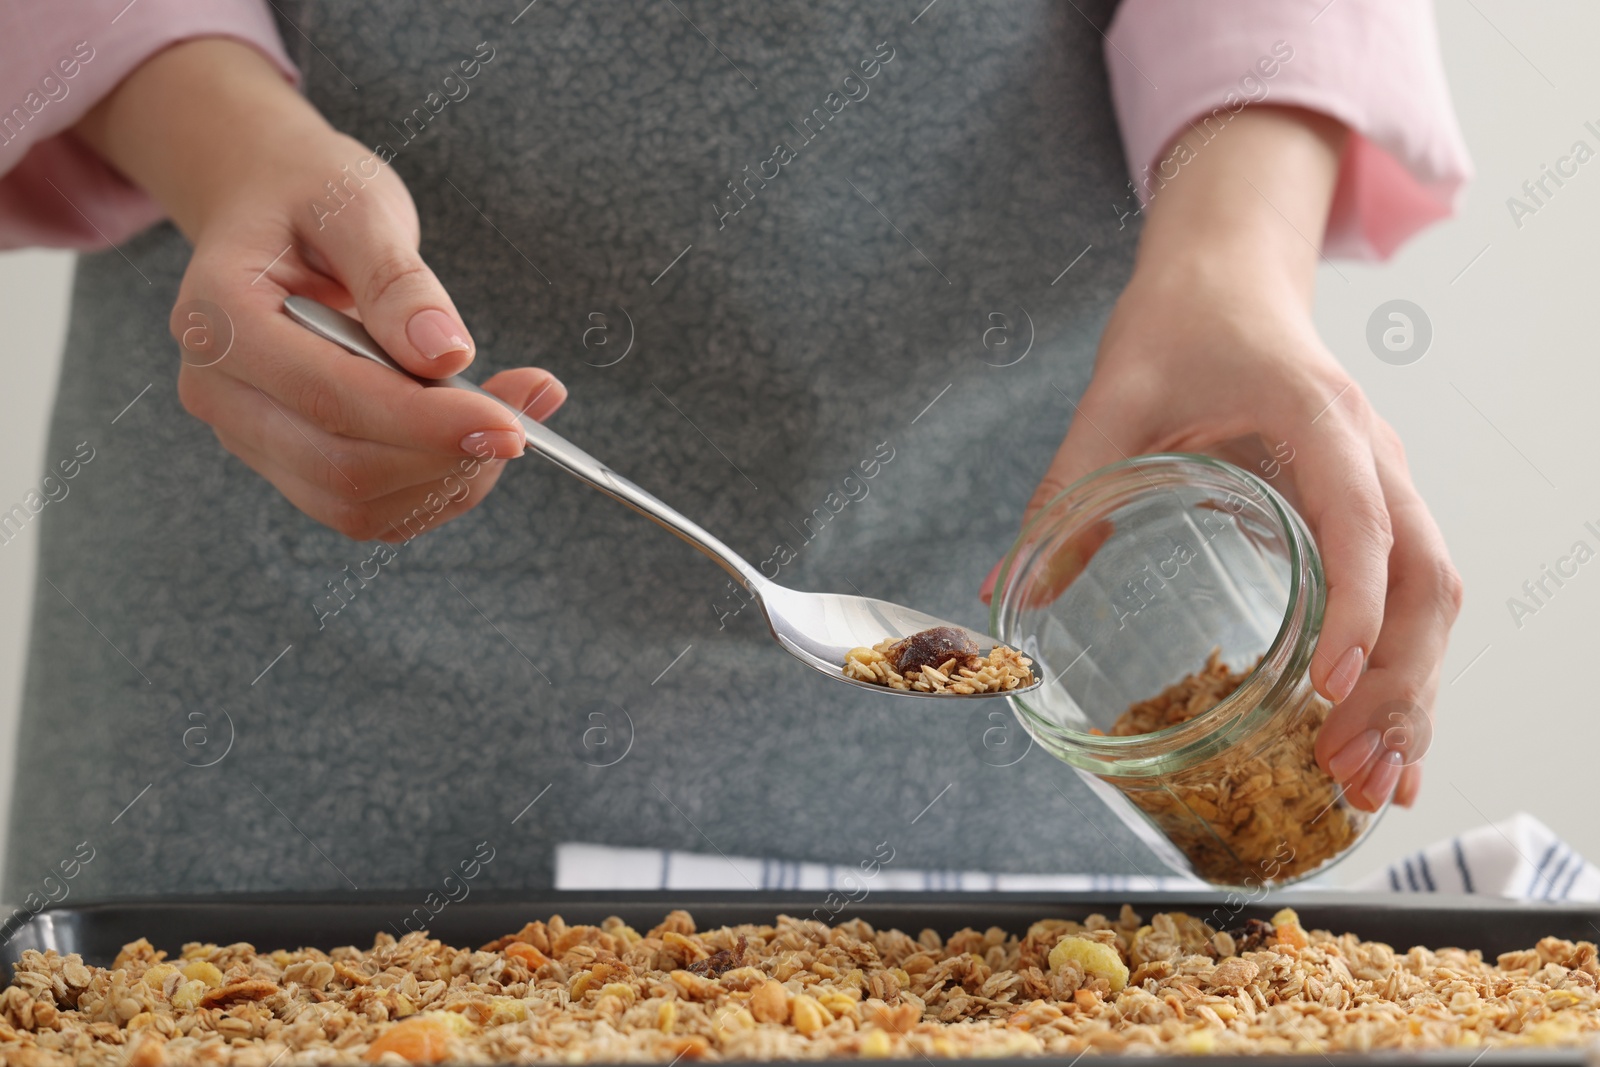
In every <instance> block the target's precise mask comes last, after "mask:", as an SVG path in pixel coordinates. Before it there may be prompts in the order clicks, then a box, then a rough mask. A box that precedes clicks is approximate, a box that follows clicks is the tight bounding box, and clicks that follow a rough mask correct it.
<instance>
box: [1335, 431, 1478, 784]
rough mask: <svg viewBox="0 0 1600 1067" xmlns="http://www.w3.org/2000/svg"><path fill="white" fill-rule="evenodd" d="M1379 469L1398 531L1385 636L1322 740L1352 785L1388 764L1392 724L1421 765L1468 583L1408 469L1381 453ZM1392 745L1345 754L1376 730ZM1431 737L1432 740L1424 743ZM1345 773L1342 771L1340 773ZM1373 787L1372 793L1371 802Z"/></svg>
mask: <svg viewBox="0 0 1600 1067" xmlns="http://www.w3.org/2000/svg"><path fill="white" fill-rule="evenodd" d="M1376 468H1377V471H1378V474H1379V479H1380V483H1381V485H1382V487H1383V490H1384V494H1385V499H1386V502H1387V507H1388V510H1389V515H1390V519H1391V522H1392V523H1393V528H1394V535H1395V541H1394V548H1393V550H1392V551H1391V552H1390V558H1389V575H1390V586H1389V591H1388V596H1387V599H1386V602H1385V606H1384V619H1383V626H1382V631H1381V632H1380V634H1379V636H1378V640H1377V643H1376V645H1375V647H1374V648H1373V652H1372V656H1371V661H1370V662H1371V666H1370V669H1369V670H1368V671H1367V672H1366V674H1365V675H1363V676H1362V678H1361V680H1360V682H1359V683H1358V684H1357V685H1356V687H1355V690H1354V692H1352V693H1351V695H1350V697H1349V699H1348V700H1346V701H1345V702H1344V703H1343V704H1341V705H1339V706H1338V707H1336V708H1335V709H1334V710H1333V711H1332V712H1330V713H1329V716H1328V720H1327V722H1326V723H1324V724H1323V728H1322V732H1321V734H1320V735H1319V736H1318V738H1317V758H1318V761H1319V762H1320V763H1322V765H1323V766H1324V768H1325V769H1328V770H1329V773H1334V774H1335V777H1340V778H1341V779H1342V780H1343V781H1345V782H1349V783H1359V782H1361V781H1363V778H1362V772H1363V771H1366V772H1367V773H1368V774H1369V775H1370V774H1371V772H1372V770H1373V769H1375V764H1376V763H1377V761H1379V760H1381V759H1383V758H1385V754H1386V751H1387V750H1390V749H1391V748H1392V746H1393V744H1394V743H1395V740H1396V735H1395V734H1393V733H1391V732H1390V724H1394V725H1397V726H1398V727H1399V728H1400V732H1399V734H1398V738H1399V740H1400V741H1401V742H1403V743H1406V749H1407V750H1406V751H1405V753H1404V760H1403V765H1409V764H1416V763H1417V762H1418V761H1419V760H1420V759H1421V757H1422V755H1423V754H1424V751H1419V750H1418V748H1417V746H1418V745H1419V744H1420V745H1421V746H1422V748H1423V749H1424V750H1425V747H1426V741H1427V739H1428V738H1430V737H1431V716H1432V708H1433V702H1434V698H1435V696H1436V694H1437V692H1438V687H1439V679H1440V668H1441V665H1442V663H1443V662H1444V654H1445V650H1446V647H1447V645H1448V643H1449V636H1450V627H1451V626H1452V625H1453V624H1454V622H1455V619H1456V616H1457V614H1459V612H1460V606H1461V583H1460V579H1459V577H1457V575H1456V572H1455V569H1454V567H1453V566H1452V565H1451V563H1450V556H1449V552H1448V551H1447V549H1446V548H1445V544H1444V538H1443V536H1442V535H1441V534H1440V533H1439V528H1438V526H1437V525H1436V524H1435V523H1434V521H1433V517H1432V516H1431V515H1430V514H1429V513H1428V510H1427V507H1426V506H1425V505H1424V504H1423V502H1422V499H1421V497H1420V496H1418V494H1417V492H1416V489H1415V488H1414V487H1413V486H1412V484H1411V481H1410V478H1409V476H1408V475H1407V474H1406V472H1405V470H1404V466H1403V463H1402V462H1401V461H1399V460H1398V459H1397V458H1395V459H1392V458H1386V457H1385V455H1384V454H1383V453H1382V451H1380V453H1379V455H1378V457H1377V460H1376ZM1373 730H1377V731H1378V732H1379V734H1380V736H1381V737H1383V739H1384V745H1383V748H1384V750H1385V751H1379V750H1377V749H1374V750H1373V751H1372V753H1371V758H1370V759H1368V760H1366V761H1361V766H1359V767H1357V766H1354V765H1355V763H1356V762H1357V761H1355V760H1354V759H1352V758H1349V757H1347V756H1346V757H1345V758H1342V759H1341V756H1342V755H1343V754H1344V753H1345V752H1346V751H1347V750H1348V749H1349V748H1352V747H1354V748H1368V747H1371V746H1370V745H1369V744H1368V742H1370V740H1371V737H1372V733H1371V732H1372V731H1373ZM1423 731H1427V735H1426V736H1425V737H1418V736H1417V735H1420V734H1421V733H1422V732H1423ZM1336 770H1337V772H1339V773H1335V771H1336ZM1419 774H1420V772H1418V773H1417V774H1413V775H1411V776H1410V784H1409V786H1408V790H1409V795H1410V796H1413V797H1414V795H1415V789H1416V787H1417V784H1418V782H1419V777H1418V775H1419ZM1404 778H1405V776H1404V775H1403V774H1396V775H1395V776H1394V781H1392V782H1386V781H1385V780H1384V779H1381V778H1380V779H1377V780H1375V781H1370V782H1369V785H1370V786H1383V785H1385V784H1387V785H1388V786H1389V787H1391V788H1396V789H1397V790H1398V787H1399V785H1400V784H1402V780H1403V779H1404ZM1372 791H1373V790H1372V789H1371V788H1366V792H1367V793H1368V794H1369V799H1371V794H1372Z"/></svg>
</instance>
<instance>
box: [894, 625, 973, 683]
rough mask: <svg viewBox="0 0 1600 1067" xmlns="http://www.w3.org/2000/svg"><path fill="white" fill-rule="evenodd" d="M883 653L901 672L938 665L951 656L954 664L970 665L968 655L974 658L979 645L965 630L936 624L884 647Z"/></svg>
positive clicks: (907, 672)
mask: <svg viewBox="0 0 1600 1067" xmlns="http://www.w3.org/2000/svg"><path fill="white" fill-rule="evenodd" d="M884 655H885V656H887V657H888V658H889V662H890V663H892V664H894V669H895V670H897V671H899V672H900V673H901V674H910V673H911V672H912V671H914V670H918V669H920V668H923V667H937V666H939V664H941V663H943V662H944V661H945V660H947V659H950V658H951V657H954V658H955V659H956V662H957V665H958V666H962V667H970V666H971V664H970V663H968V662H967V659H968V657H972V658H976V657H977V655H978V646H977V645H975V644H973V643H972V639H971V638H970V637H968V636H967V635H966V632H965V631H964V630H958V629H956V628H955V627H954V626H935V627H934V628H933V629H931V630H923V631H922V632H921V633H914V634H912V635H911V636H910V637H902V638H901V639H900V640H898V641H896V642H895V643H894V644H893V645H890V646H889V648H888V649H887V650H885V652H884Z"/></svg>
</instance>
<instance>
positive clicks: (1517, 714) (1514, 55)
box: [0, 0, 1600, 880]
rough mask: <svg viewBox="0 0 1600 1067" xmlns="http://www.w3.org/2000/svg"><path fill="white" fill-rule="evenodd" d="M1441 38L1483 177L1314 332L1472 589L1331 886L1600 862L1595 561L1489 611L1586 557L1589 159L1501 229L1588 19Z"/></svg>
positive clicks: (1505, 24)
mask: <svg viewBox="0 0 1600 1067" xmlns="http://www.w3.org/2000/svg"><path fill="white" fill-rule="evenodd" d="M1334 2H1338V0H1334ZM1439 24H1440V34H1441V37H1442V41H1443V47H1444V54H1445V65H1446V68H1447V70H1448V72H1449V75H1450V82H1451V86H1452V88H1453V89H1454V93H1455V100H1456V106H1457V109H1458V111H1459V114H1460V117H1461V121H1462V125H1463V127H1464V129H1465V132H1466V137H1467V143H1468V145H1469V146H1470V147H1471V150H1472V154H1473V158H1474V161H1475V163H1476V166H1477V169H1478V178H1477V181H1476V183H1475V184H1474V186H1473V188H1472V191H1471V197H1470V202H1469V204H1468V206H1467V208H1466V210H1465V212H1464V213H1463V215H1462V216H1461V217H1460V218H1458V219H1456V220H1454V221H1451V222H1448V223H1445V224H1443V225H1441V226H1438V227H1436V228H1434V229H1433V230H1431V231H1429V232H1428V233H1426V234H1425V235H1423V236H1422V237H1421V238H1419V239H1418V240H1416V241H1414V242H1412V243H1411V244H1410V245H1409V246H1407V247H1406V248H1405V249H1404V250H1402V252H1401V253H1400V254H1399V256H1398V257H1397V258H1396V259H1395V260H1394V261H1393V262H1392V263H1390V264H1387V265H1384V266H1378V267H1369V266H1356V265H1353V264H1348V263H1338V264H1337V265H1335V266H1324V267H1323V268H1322V276H1321V279H1320V289H1319V293H1318V302H1317V320H1318V324H1319V326H1320V328H1321V330H1322V334H1323V337H1324V338H1325V339H1326V341H1327V342H1328V344H1329V345H1330V346H1331V347H1332V348H1333V350H1334V351H1335V352H1336V353H1337V354H1338V355H1339V357H1340V358H1341V359H1342V360H1343V361H1344V363H1345V365H1346V366H1347V367H1348V368H1349V369H1350V370H1351V372H1352V373H1353V374H1354V375H1355V377H1356V380H1357V381H1358V382H1359V383H1360V384H1361V386H1362V388H1363V389H1365V390H1366V391H1367V392H1368V394H1369V395H1370V396H1371V397H1372V399H1373V402H1374V403H1375V405H1376V406H1377V408H1378V410H1379V411H1380V412H1381V413H1382V414H1383V415H1384V416H1385V417H1387V418H1388V419H1389V420H1390V421H1391V422H1392V423H1393V424H1394V425H1395V426H1396V428H1397V429H1398V430H1399V431H1400V434H1401V436H1402V437H1403V438H1404V440H1405V441H1406V444H1407V447H1408V451H1409V455H1410V460H1411V465H1412V469H1413V472H1414V475H1415V477H1416V480H1417V483H1418V485H1419V486H1420V487H1421V489H1422V492H1423V494H1424V496H1425V497H1426V498H1427V500H1428V501H1429V503H1430V504H1431V506H1432V508H1433V511H1434V514H1435V516H1436V517H1437V518H1438V520H1439V523H1440V525H1441V526H1442V527H1443V529H1444V532H1445V536H1446V538H1447V539H1448V540H1449V542H1450V546H1451V549H1452V551H1453V553H1454V555H1455V559H1456V562H1457V565H1458V566H1459V567H1460V569H1461V572H1462V574H1463V575H1464V576H1465V578H1466V583H1467V604H1466V608H1465V610H1464V612H1463V614H1462V618H1461V621H1460V623H1459V624H1458V626H1457V628H1456V631H1455V634H1454V638H1453V641H1452V644H1451V650H1450V655H1449V658H1448V659H1447V660H1446V663H1445V667H1444V678H1443V684H1442V686H1441V689H1440V696H1439V707H1438V712H1439V718H1440V726H1439V729H1438V731H1437V734H1436V736H1435V740H1434V746H1433V750H1432V753H1431V755H1430V757H1429V760H1428V777H1427V783H1426V785H1425V787H1424V790H1423V794H1422V798H1421V800H1420V802H1419V804H1418V806H1417V808H1416V810H1414V811H1411V812H1401V811H1397V812H1394V813H1392V814H1391V815H1389V816H1388V817H1387V818H1386V819H1385V821H1384V823H1383V824H1382V825H1381V826H1380V827H1379V828H1378V830H1377V831H1376V833H1375V834H1374V835H1373V837H1372V839H1371V840H1370V841H1369V843H1368V844H1367V845H1365V846H1364V847H1363V848H1362V849H1361V850H1360V851H1359V852H1358V853H1357V854H1356V855H1355V856H1354V857H1352V858H1351V859H1350V860H1349V861H1347V862H1346V864H1344V865H1343V866H1342V867H1341V868H1340V869H1339V871H1338V874H1337V879H1336V880H1349V879H1351V878H1354V877H1357V876H1360V875H1362V874H1364V873H1367V872H1369V871H1371V870H1374V869H1376V868H1378V867H1381V866H1382V865H1383V864H1384V863H1385V862H1387V861H1388V860H1389V859H1391V858H1393V857H1395V856H1397V855H1399V854H1400V853H1401V852H1403V851H1405V850H1409V849H1413V848H1418V847H1421V846H1423V845H1425V844H1427V843H1429V842H1431V841H1433V840H1435V839H1437V838H1440V837H1443V836H1447V835H1449V834H1451V833H1454V832H1456V831H1459V830H1462V829H1466V828H1469V827H1472V826H1475V825H1478V824H1481V823H1482V822H1484V821H1485V820H1488V819H1498V818H1502V817H1504V816H1506V815H1508V814H1510V813H1512V812H1514V811H1517V810H1526V811H1530V812H1532V813H1533V814H1535V815H1537V816H1538V817H1539V818H1541V819H1543V820H1544V821H1545V822H1546V823H1548V824H1549V825H1550V826H1551V827H1552V828H1554V829H1555V831H1556V832H1557V833H1559V834H1561V835H1562V836H1563V837H1565V838H1566V839H1567V840H1568V841H1570V842H1571V843H1572V844H1574V845H1575V846H1576V847H1577V848H1578V849H1579V850H1580V851H1581V852H1583V853H1585V854H1586V855H1588V856H1590V857H1591V858H1595V857H1600V825H1597V824H1596V823H1595V821H1594V820H1593V819H1592V818H1590V817H1589V814H1588V813H1589V811H1590V794H1591V791H1592V790H1591V788H1590V783H1591V782H1592V781H1593V772H1594V754H1595V752H1596V750H1597V747H1596V746H1597V742H1600V723H1597V722H1596V720H1595V717H1594V714H1593V713H1594V710H1595V705H1596V703H1597V701H1596V700H1595V697H1594V695H1593V693H1594V690H1595V686H1594V685H1593V684H1591V681H1590V679H1589V677H1588V671H1589V669H1590V668H1591V667H1592V666H1593V663H1594V656H1595V651H1596V649H1595V644H1596V638H1597V636H1600V626H1597V625H1596V621H1597V609H1600V559H1597V560H1594V561H1591V562H1590V563H1589V564H1588V565H1586V566H1584V567H1583V568H1582V569H1581V570H1580V571H1579V574H1578V575H1577V577H1576V578H1572V579H1569V580H1568V581H1567V583H1566V585H1565V586H1564V587H1563V588H1561V589H1560V590H1559V591H1558V592H1557V594H1556V595H1555V596H1554V597H1553V598H1552V599H1551V600H1550V601H1549V603H1548V605H1547V606H1546V607H1544V608H1542V609H1540V610H1539V611H1538V613H1537V614H1536V615H1534V616H1532V617H1528V618H1525V619H1523V625H1522V626H1521V628H1520V629H1519V628H1518V627H1517V626H1516V624H1515V623H1514V622H1513V620H1512V616H1511V613H1510V611H1509V610H1508V607H1507V598H1508V597H1511V596H1514V595H1519V593H1520V589H1521V586H1522V583H1523V582H1524V581H1527V580H1529V579H1537V578H1538V577H1539V572H1540V567H1541V565H1543V564H1550V563H1553V562H1554V561H1555V559H1556V557H1557V556H1560V555H1563V554H1565V553H1566V552H1567V551H1568V550H1569V549H1570V547H1571V545H1572V543H1573V542H1574V541H1575V540H1577V539H1579V538H1583V539H1585V540H1587V541H1588V542H1589V543H1590V545H1591V547H1596V548H1600V538H1596V537H1595V535H1593V534H1590V533H1588V532H1587V531H1586V530H1584V528H1583V524H1584V522H1585V521H1591V522H1594V523H1595V525H1596V527H1597V528H1600V467H1597V465H1596V462H1595V432H1596V431H1595V427H1596V425H1597V419H1596V415H1595V401H1596V398H1597V397H1600V361H1597V360H1596V359H1595V351H1596V346H1595V343H1594V341H1593V337H1594V332H1595V331H1594V325H1593V308H1594V306H1595V301H1596V297H1595V293H1594V283H1595V281H1596V272H1595V271H1594V269H1593V267H1592V265H1591V264H1592V256H1593V252H1594V245H1593V237H1594V235H1595V234H1597V233H1600V159H1596V160H1593V161H1591V162H1590V163H1589V164H1587V165H1586V166H1584V167H1583V168H1582V169H1580V171H1579V173H1578V175H1577V177H1575V178H1572V179H1568V180H1567V183H1566V185H1565V186H1564V187H1563V188H1561V189H1560V190H1558V191H1557V192H1556V195H1555V196H1554V197H1553V198H1551V199H1550V200H1549V201H1548V203H1547V204H1546V205H1545V206H1544V207H1543V208H1541V209H1540V210H1539V211H1538V213H1537V214H1536V215H1535V216H1532V217H1527V218H1524V219H1523V220H1522V221H1523V225H1522V227H1521V228H1520V229H1518V228H1517V226H1516V225H1515V223H1514V222H1513V221H1512V219H1511V216H1510V213H1509V211H1508V209H1507V206H1506V199H1507V197H1510V196H1512V195H1520V192H1519V190H1520V186H1521V185H1522V183H1523V182H1524V181H1526V180H1529V179H1536V178H1538V177H1539V175H1540V168H1541V166H1542V165H1549V164H1553V163H1554V162H1555V159H1556V158H1557V157H1558V156H1561V155H1565V154H1567V153H1568V152H1569V151H1570V148H1571V146H1572V144H1573V142H1574V141H1575V140H1578V139H1582V140H1585V141H1586V142H1588V144H1589V146H1590V148H1591V149H1594V150H1597V151H1600V137H1597V136H1596V135H1595V134H1593V133H1591V132H1589V131H1588V130H1586V129H1585V128H1584V126H1583V124H1584V122H1585V121H1589V120H1593V121H1594V122H1595V124H1596V126H1597V128H1600V91H1597V90H1600V72H1596V71H1595V70H1594V68H1593V64H1592V62H1590V61H1589V57H1588V56H1586V54H1585V49H1586V47H1587V43H1588V42H1590V41H1593V40H1595V39H1596V38H1597V36H1600V8H1596V7H1594V6H1592V5H1585V4H1581V3H1579V2H1578V0H1562V2H1552V3H1547V4H1540V5H1537V6H1533V7H1528V6H1521V7H1518V6H1514V5H1513V4H1512V3H1510V0H1468V2H1460V0H1444V2H1443V3H1441V4H1440V8H1439ZM70 271H71V257H70V256H69V255H67V254H64V253H59V252H40V251H28V252H19V253H11V254H5V255H0V323H3V337H4V341H3V342H0V343H3V344H4V348H5V352H6V359H5V369H6V373H7V381H8V388H6V389H4V390H0V509H3V508H4V507H9V506H10V504H12V503H14V502H17V501H20V500H21V499H22V497H23V496H24V495H25V494H26V493H27V492H28V490H29V489H31V488H35V487H36V486H37V485H38V482H39V479H40V477H41V476H42V473H43V469H44V466H45V464H46V462H47V460H48V461H50V462H53V461H54V460H55V459H57V458H59V457H46V456H44V455H43V443H44V436H45V425H46V420H47V419H48V417H49V411H50V406H51V404H52V402H53V399H54V388H55V385H54V382H55V374H56V368H57V360H58V358H59V353H60V348H61V341H62V337H63V335H64V331H65V327H66V316H67V288H68V282H69V278H70ZM1395 298H1403V299H1407V300H1411V301H1413V302H1415V303H1417V304H1418V305H1420V306H1421V307H1422V308H1423V309H1424V310H1425V311H1426V313H1427V314H1428V316H1429V317H1430V318H1431V320H1432V323H1433V330H1434V337H1433V342H1432V346H1431V348H1430V350H1429V351H1428V353H1427V355H1426V356H1425V357H1424V358H1423V359H1422V360H1421V361H1420V362H1418V363H1416V364H1414V365H1411V366H1404V367H1396V366H1390V365H1387V364H1384V363H1382V362H1380V361H1379V360H1378V359H1377V358H1376V357H1375V356H1374V355H1373V354H1372V352H1371V351H1370V350H1369V349H1368V347H1367V343H1366V339H1365V333H1366V324H1367V320H1368V317H1369V316H1370V315H1371V313H1372V311H1373V310H1374V309H1375V308H1377V307H1378V305H1380V304H1382V303H1384V302H1386V301H1388V300H1391V299H1395ZM174 360H176V349H174ZM174 366H176V364H174ZM171 387H172V382H171V380H169V381H167V382H166V383H158V385H157V388H171ZM36 530H37V525H36V524H34V525H30V526H29V527H28V528H27V529H26V531H25V532H24V533H23V535H22V536H21V537H19V538H17V539H16V540H14V541H12V542H11V543H10V544H9V545H5V546H3V547H0V826H3V825H5V809H6V806H8V805H9V803H10V795H11V788H10V787H11V761H12V759H13V756H14V742H15V723H16V702H17V697H18V694H19V693H20V690H21V683H22V678H21V665H22V662H23V654H24V647H25V643H26V640H27V621H28V618H29V612H30V608H31V598H32V593H33V557H34V553H35V550H36V540H35V538H36ZM69 770H70V769H69V768H62V771H63V773H66V772H68V771H69Z"/></svg>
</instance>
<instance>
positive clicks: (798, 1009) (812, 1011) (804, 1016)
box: [789, 993, 833, 1037]
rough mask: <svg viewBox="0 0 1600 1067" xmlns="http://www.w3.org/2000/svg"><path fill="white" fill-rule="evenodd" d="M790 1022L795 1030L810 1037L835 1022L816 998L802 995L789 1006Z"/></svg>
mask: <svg viewBox="0 0 1600 1067" xmlns="http://www.w3.org/2000/svg"><path fill="white" fill-rule="evenodd" d="M789 1021H790V1022H791V1023H792V1024H793V1025H794V1028H795V1029H796V1030H798V1031H800V1032H801V1033H802V1034H805V1035H807V1036H808V1037H809V1036H810V1035H811V1034H814V1033H816V1032H817V1031H818V1030H821V1029H822V1028H823V1027H824V1026H827V1025H828V1024H829V1023H831V1022H832V1021H833V1017H832V1016H831V1015H829V1014H828V1009H827V1008H824V1007H823V1006H822V1004H821V1002H819V1001H818V1000H817V998H816V997H812V996H807V995H806V994H804V993H801V994H800V995H799V996H797V997H795V998H794V1002H793V1003H791V1004H790V1005H789Z"/></svg>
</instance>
